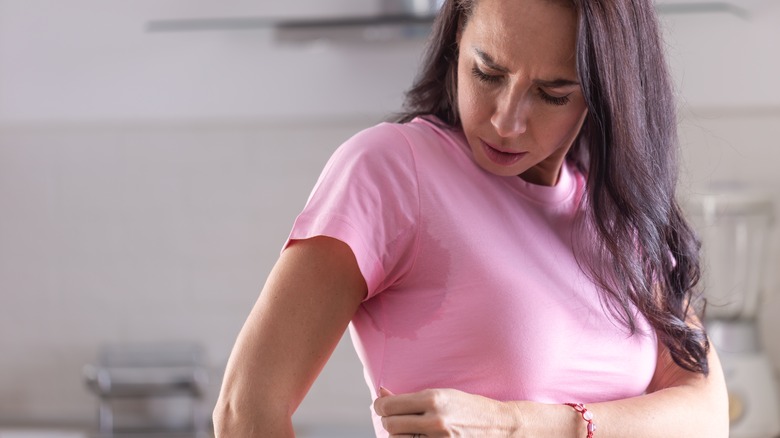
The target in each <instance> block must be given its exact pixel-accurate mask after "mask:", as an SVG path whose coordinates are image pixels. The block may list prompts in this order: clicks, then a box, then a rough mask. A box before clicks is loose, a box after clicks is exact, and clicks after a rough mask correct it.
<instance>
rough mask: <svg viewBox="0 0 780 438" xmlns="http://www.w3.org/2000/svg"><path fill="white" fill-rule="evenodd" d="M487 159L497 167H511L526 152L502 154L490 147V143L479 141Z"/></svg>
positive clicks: (500, 151)
mask: <svg viewBox="0 0 780 438" xmlns="http://www.w3.org/2000/svg"><path fill="white" fill-rule="evenodd" d="M480 141H481V142H482V148H483V149H484V151H485V155H486V156H487V158H488V159H489V160H490V161H492V162H493V163H495V164H498V165H499V166H511V165H512V164H515V163H517V162H518V161H520V159H521V158H523V157H524V156H525V155H526V154H527V152H504V151H502V150H499V149H497V148H495V147H494V146H492V145H491V144H490V143H487V142H485V141H484V140H480Z"/></svg>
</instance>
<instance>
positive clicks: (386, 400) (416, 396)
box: [374, 390, 435, 417]
mask: <svg viewBox="0 0 780 438" xmlns="http://www.w3.org/2000/svg"><path fill="white" fill-rule="evenodd" d="M434 402H435V400H434V396H433V393H432V392H431V391H429V390H425V391H420V392H414V393H411V394H399V395H388V396H384V397H380V398H378V399H376V401H374V410H375V411H376V413H377V415H379V416H382V417H387V416H393V415H416V414H424V413H426V412H430V411H432V410H433V409H434V406H435V405H434Z"/></svg>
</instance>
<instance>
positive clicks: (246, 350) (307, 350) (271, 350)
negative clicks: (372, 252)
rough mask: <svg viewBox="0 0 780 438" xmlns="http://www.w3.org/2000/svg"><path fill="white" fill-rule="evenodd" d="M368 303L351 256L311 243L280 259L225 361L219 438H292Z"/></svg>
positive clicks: (337, 244)
mask: <svg viewBox="0 0 780 438" xmlns="http://www.w3.org/2000/svg"><path fill="white" fill-rule="evenodd" d="M365 295H366V285H365V281H364V280H363V277H362V275H361V273H360V271H359V269H358V265H357V261H356V260H355V257H354V255H353V253H352V251H351V250H350V248H349V247H348V246H347V245H346V244H345V243H343V242H341V241H338V240H335V239H332V238H328V237H314V238H311V239H307V240H301V241H297V242H295V243H294V244H293V245H291V246H290V247H288V248H287V249H286V250H285V251H284V252H283V253H282V255H281V257H280V258H279V261H278V262H277V264H276V266H275V267H274V269H273V270H272V271H271V274H270V275H269V277H268V280H267V282H266V284H265V286H264V288H263V291H262V293H261V294H260V297H259V298H258V300H257V303H256V304H255V306H254V308H253V309H252V312H251V313H250V315H249V318H248V319H247V321H246V323H245V324H244V327H243V328H242V329H241V332H240V333H239V335H238V339H237V341H236V344H235V346H234V347H233V351H232V353H231V355H230V359H229V360H228V365H227V369H226V372H225V377H224V381H223V383H222V389H221V391H220V396H219V400H218V401H217V405H216V408H215V409H214V426H215V427H214V428H215V432H216V435H217V437H220V438H231V437H240V438H251V437H260V436H262V437H292V436H294V433H293V428H292V422H291V417H292V414H293V412H295V410H296V409H297V407H298V405H299V404H300V403H301V401H302V400H303V398H304V396H305V395H306V393H307V392H308V390H309V388H310V387H311V385H312V383H314V380H315V378H316V377H317V375H318V374H319V373H320V371H321V370H322V368H323V367H324V366H325V363H326V362H327V360H328V358H329V357H330V355H331V353H332V352H333V350H334V348H335V347H336V344H337V343H338V341H339V339H340V338H341V336H342V334H343V333H344V330H345V329H346V327H347V324H348V323H349V321H350V319H351V318H352V316H353V315H354V313H355V311H356V310H357V308H358V306H359V305H360V302H361V301H362V300H363V298H364V297H365Z"/></svg>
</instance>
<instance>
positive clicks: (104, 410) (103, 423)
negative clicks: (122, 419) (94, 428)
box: [98, 397, 114, 437]
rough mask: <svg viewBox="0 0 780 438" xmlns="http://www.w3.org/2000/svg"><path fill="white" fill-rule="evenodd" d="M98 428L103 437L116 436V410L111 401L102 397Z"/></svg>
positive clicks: (99, 407) (99, 406)
mask: <svg viewBox="0 0 780 438" xmlns="http://www.w3.org/2000/svg"><path fill="white" fill-rule="evenodd" d="M98 428H99V431H100V436H101V437H112V436H114V412H113V411H112V409H111V403H110V402H109V401H108V400H106V399H105V398H102V397H101V398H100V404H99V405H98Z"/></svg>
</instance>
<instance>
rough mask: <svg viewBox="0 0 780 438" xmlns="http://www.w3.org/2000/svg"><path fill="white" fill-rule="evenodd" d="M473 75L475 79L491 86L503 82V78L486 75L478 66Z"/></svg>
mask: <svg viewBox="0 0 780 438" xmlns="http://www.w3.org/2000/svg"><path fill="white" fill-rule="evenodd" d="M471 74H472V75H473V76H474V77H475V78H477V79H479V80H480V81H482V82H485V83H489V84H495V83H498V82H500V81H501V76H494V75H489V74H487V73H485V72H484V71H482V70H480V69H479V67H477V66H474V67H473V68H472V69H471Z"/></svg>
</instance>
